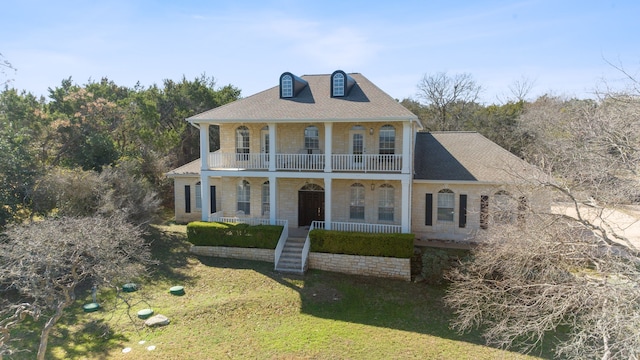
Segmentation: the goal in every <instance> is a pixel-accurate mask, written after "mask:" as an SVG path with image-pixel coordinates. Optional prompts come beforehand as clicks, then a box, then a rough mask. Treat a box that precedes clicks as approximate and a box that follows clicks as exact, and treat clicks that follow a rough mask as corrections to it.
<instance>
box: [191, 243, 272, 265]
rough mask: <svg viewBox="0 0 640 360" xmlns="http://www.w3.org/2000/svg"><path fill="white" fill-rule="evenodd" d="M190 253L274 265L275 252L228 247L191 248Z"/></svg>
mask: <svg viewBox="0 0 640 360" xmlns="http://www.w3.org/2000/svg"><path fill="white" fill-rule="evenodd" d="M190 251H191V252H192V253H194V254H196V255H202V256H213V257H221V258H231V259H243V260H257V261H266V262H270V263H273V261H274V260H273V259H274V253H275V251H274V250H270V249H255V248H238V247H227V246H191V249H190Z"/></svg>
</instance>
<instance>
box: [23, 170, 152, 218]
mask: <svg viewBox="0 0 640 360" xmlns="http://www.w3.org/2000/svg"><path fill="white" fill-rule="evenodd" d="M142 165H143V164H139V163H138V162H136V161H135V160H130V159H129V160H128V159H122V160H121V161H119V162H118V163H117V164H115V165H113V166H109V167H105V168H104V169H103V170H102V172H100V173H98V172H97V171H93V170H81V169H65V168H60V167H55V168H52V169H51V170H50V171H49V172H47V174H46V175H44V176H42V177H40V178H39V179H38V181H37V183H36V186H35V187H34V190H33V193H32V195H31V197H32V198H33V211H34V212H35V213H38V214H41V215H43V216H48V215H51V214H56V215H58V216H72V217H82V216H93V215H103V216H113V215H115V214H122V216H124V218H125V219H126V220H127V221H129V222H130V223H132V224H135V225H139V226H143V227H146V226H147V225H149V224H150V223H152V222H153V221H154V220H155V219H156V217H157V214H158V211H159V207H160V200H159V199H158V198H157V194H156V192H155V191H154V190H153V188H152V186H151V184H149V183H148V181H147V180H146V179H145V178H144V176H143V175H142V174H141V170H140V169H141V167H142Z"/></svg>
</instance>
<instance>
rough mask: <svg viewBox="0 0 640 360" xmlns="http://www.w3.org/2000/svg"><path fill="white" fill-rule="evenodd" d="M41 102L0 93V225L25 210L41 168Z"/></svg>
mask: <svg viewBox="0 0 640 360" xmlns="http://www.w3.org/2000/svg"><path fill="white" fill-rule="evenodd" d="M42 109H43V104H42V102H40V101H38V100H37V99H36V98H35V97H34V96H33V95H31V94H26V93H24V92H23V93H22V94H18V92H17V91H16V90H14V89H6V90H5V91H3V92H1V93H0V153H2V156H1V157H0V183H1V184H3V186H2V187H1V188H0V201H1V204H2V206H1V207H0V228H2V227H3V226H4V225H5V224H6V223H7V222H10V221H12V220H14V218H15V219H17V218H19V217H21V215H23V213H24V212H25V211H26V210H28V207H29V203H28V193H29V189H30V188H31V186H32V184H33V181H34V179H35V177H37V176H38V174H39V173H40V172H41V171H42V166H41V163H40V156H39V148H40V139H41V134H42V129H43V123H44V117H43V115H42Z"/></svg>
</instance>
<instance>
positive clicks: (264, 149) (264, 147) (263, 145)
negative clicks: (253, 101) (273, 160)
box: [260, 126, 269, 167]
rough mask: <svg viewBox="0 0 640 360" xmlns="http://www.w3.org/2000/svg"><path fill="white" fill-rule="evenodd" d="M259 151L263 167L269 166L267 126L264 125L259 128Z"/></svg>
mask: <svg viewBox="0 0 640 360" xmlns="http://www.w3.org/2000/svg"><path fill="white" fill-rule="evenodd" d="M260 152H261V153H262V156H261V159H262V161H263V162H264V165H265V167H268V166H269V127H266V126H265V127H264V128H262V130H260Z"/></svg>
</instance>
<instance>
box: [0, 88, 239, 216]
mask: <svg viewBox="0 0 640 360" xmlns="http://www.w3.org/2000/svg"><path fill="white" fill-rule="evenodd" d="M239 97H240V90H239V89H238V88H236V87H234V86H232V85H226V86H222V87H217V86H216V83H215V80H214V78H212V77H207V76H206V75H202V76H200V77H197V78H195V79H193V80H188V79H186V78H183V79H182V80H180V81H173V80H164V81H163V83H162V85H161V86H158V85H152V86H148V87H144V86H142V85H140V84H137V85H136V86H134V87H133V88H129V87H124V86H119V85H117V84H116V83H114V82H113V81H111V80H109V79H107V78H103V79H101V80H100V81H89V82H87V83H86V84H84V85H78V84H76V83H74V82H73V81H72V79H71V78H68V79H64V80H62V82H61V84H60V85H58V86H56V87H54V88H49V95H48V98H47V99H45V98H44V97H40V98H38V97H36V96H34V95H32V94H31V93H28V92H25V91H19V90H17V89H13V88H8V87H5V89H4V90H3V91H2V92H0V151H2V153H3V154H4V156H3V157H2V159H0V182H1V183H3V184H4V185H5V186H3V188H2V189H0V200H1V201H2V204H3V207H2V208H1V209H0V226H2V225H4V224H6V223H8V222H10V221H12V220H20V219H22V218H24V216H27V215H31V214H33V213H34V212H35V213H37V212H38V211H40V212H41V211H42V210H45V208H43V207H42V205H43V204H42V203H43V199H42V197H36V196H34V195H35V194H40V195H42V192H41V191H40V189H42V188H43V187H47V184H46V183H43V182H42V181H43V180H45V179H51V176H47V174H51V173H52V172H56V173H57V174H58V175H61V174H65V173H68V172H65V171H61V170H68V171H75V170H81V171H93V172H95V173H100V172H102V171H103V169H106V168H109V167H117V166H118V165H119V164H122V163H129V164H130V165H128V166H127V169H129V170H131V175H132V176H136V177H137V178H139V179H140V180H144V181H145V182H147V183H149V185H150V186H151V187H152V189H153V190H154V191H155V192H156V193H158V194H159V195H160V196H161V198H162V200H163V202H164V203H165V204H170V203H171V191H170V189H171V187H170V186H171V185H170V184H169V183H168V182H167V181H166V180H164V178H163V174H164V173H165V172H166V171H168V170H169V169H171V168H173V167H177V166H179V165H183V164H184V163H186V162H189V161H192V160H194V159H196V158H197V157H198V156H199V140H198V139H199V133H198V131H197V130H196V129H194V128H193V127H192V126H189V125H188V123H187V122H186V121H184V119H185V118H187V117H189V116H192V115H195V114H197V113H200V112H203V111H206V110H209V109H211V108H215V107H218V106H220V105H223V104H225V103H228V102H230V101H233V100H236V99H238V98H239ZM211 131H212V132H216V131H217V129H216V128H215V127H212V130H211ZM214 135H215V134H214ZM211 139H212V141H214V142H215V141H217V139H218V137H217V136H211ZM217 146H218V144H216V143H213V144H211V148H213V149H215V148H216V147H217ZM131 164H133V165H131Z"/></svg>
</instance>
